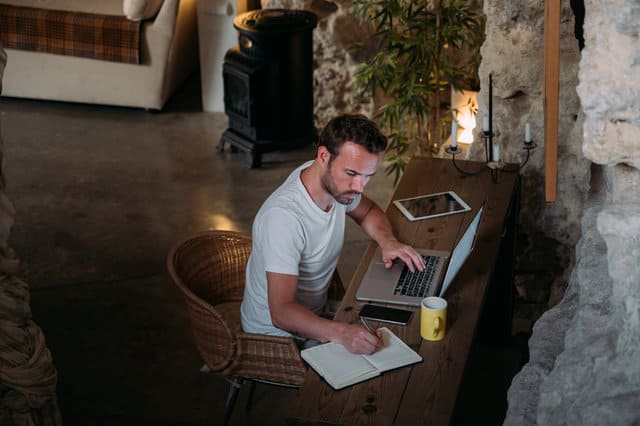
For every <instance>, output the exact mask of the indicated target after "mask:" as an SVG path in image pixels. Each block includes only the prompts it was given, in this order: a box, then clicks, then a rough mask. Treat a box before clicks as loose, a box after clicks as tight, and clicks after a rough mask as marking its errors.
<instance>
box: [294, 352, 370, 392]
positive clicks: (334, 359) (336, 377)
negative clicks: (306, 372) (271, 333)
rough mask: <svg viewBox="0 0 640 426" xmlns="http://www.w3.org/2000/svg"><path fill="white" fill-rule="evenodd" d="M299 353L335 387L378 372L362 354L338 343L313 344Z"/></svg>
mask: <svg viewBox="0 0 640 426" xmlns="http://www.w3.org/2000/svg"><path fill="white" fill-rule="evenodd" d="M300 355H301V356H302V358H303V359H304V360H305V361H307V362H308V363H309V365H311V366H312V367H313V369H314V370H316V371H317V372H318V374H320V375H321V376H322V377H324V378H325V380H326V381H327V382H329V384H330V385H331V386H333V387H334V388H336V389H339V388H341V387H344V386H346V385H348V384H352V383H355V382H358V381H361V380H365V379H367V378H370V377H374V376H377V375H378V374H379V372H378V370H377V369H376V368H375V367H374V366H372V365H371V364H370V363H369V362H368V361H367V360H366V359H365V358H364V357H363V356H362V355H355V354H352V353H351V352H349V351H348V350H347V349H345V347H344V346H342V345H341V344H339V343H325V344H322V345H318V346H314V347H312V348H309V349H305V350H303V351H301V352H300Z"/></svg>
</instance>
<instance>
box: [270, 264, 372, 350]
mask: <svg viewBox="0 0 640 426" xmlns="http://www.w3.org/2000/svg"><path fill="white" fill-rule="evenodd" d="M267 283H268V287H269V288H268V297H269V312H270V313H271V321H272V322H273V325H274V326H276V327H278V328H280V329H282V330H286V331H288V332H290V333H293V334H296V335H298V336H302V337H306V338H310V339H314V340H318V341H320V342H328V341H330V342H336V343H340V344H341V345H343V346H344V347H345V348H347V350H348V351H349V352H353V353H356V354H371V353H373V352H375V351H376V349H378V347H379V345H380V344H381V342H380V339H379V338H378V336H376V335H374V334H372V333H370V332H369V331H368V330H366V329H365V328H364V327H362V326H360V325H358V324H347V323H343V322H339V321H330V320H328V319H325V318H322V317H319V316H317V315H316V314H314V313H313V312H311V311H310V310H308V309H307V308H305V307H304V306H302V305H300V304H298V303H296V301H295V295H296V288H297V286H298V277H297V276H295V275H288V274H278V273H275V272H267Z"/></svg>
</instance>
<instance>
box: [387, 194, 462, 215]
mask: <svg viewBox="0 0 640 426" xmlns="http://www.w3.org/2000/svg"><path fill="white" fill-rule="evenodd" d="M393 203H394V204H395V205H396V206H397V207H398V209H400V211H401V212H402V213H403V214H404V215H405V216H406V217H407V218H408V219H409V220H418V219H427V218H430V217H438V216H444V215H448V214H454V213H462V212H466V211H469V210H471V208H470V207H469V206H468V205H467V203H465V202H464V201H463V200H462V199H461V198H460V197H459V196H458V195H457V194H456V193H455V192H453V191H447V192H440V193H437V194H429V195H421V196H419V197H413V198H405V199H402V200H395V201H394V202H393Z"/></svg>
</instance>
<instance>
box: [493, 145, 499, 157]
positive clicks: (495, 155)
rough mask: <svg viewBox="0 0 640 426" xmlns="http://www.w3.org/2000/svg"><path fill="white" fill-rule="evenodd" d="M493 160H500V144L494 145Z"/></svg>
mask: <svg viewBox="0 0 640 426" xmlns="http://www.w3.org/2000/svg"><path fill="white" fill-rule="evenodd" d="M493 161H500V145H494V146H493Z"/></svg>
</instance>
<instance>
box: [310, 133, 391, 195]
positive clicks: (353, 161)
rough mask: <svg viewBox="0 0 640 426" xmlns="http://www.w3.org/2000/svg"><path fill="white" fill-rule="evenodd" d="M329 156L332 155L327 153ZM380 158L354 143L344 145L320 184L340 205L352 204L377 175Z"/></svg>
mask: <svg viewBox="0 0 640 426" xmlns="http://www.w3.org/2000/svg"><path fill="white" fill-rule="evenodd" d="M327 155H330V154H329V153H328V152H327ZM379 160H380V156H379V155H378V154H372V153H370V152H368V151H367V150H366V149H365V148H364V147H362V146H360V145H357V144H355V143H352V142H346V143H345V144H344V145H342V148H341V149H340V152H339V153H338V155H337V156H335V157H334V158H333V161H331V162H328V163H327V168H326V171H325V173H324V174H323V175H322V177H321V178H320V182H321V184H322V187H323V189H324V190H325V191H327V192H328V193H329V194H331V196H333V198H335V200H336V201H337V202H339V203H340V204H347V205H348V204H351V203H352V202H353V200H354V199H355V198H356V196H357V195H358V194H360V193H361V192H362V191H363V189H364V186H365V185H366V184H367V182H368V181H369V178H371V176H373V175H374V174H375V173H376V170H377V169H378V161H379Z"/></svg>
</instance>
